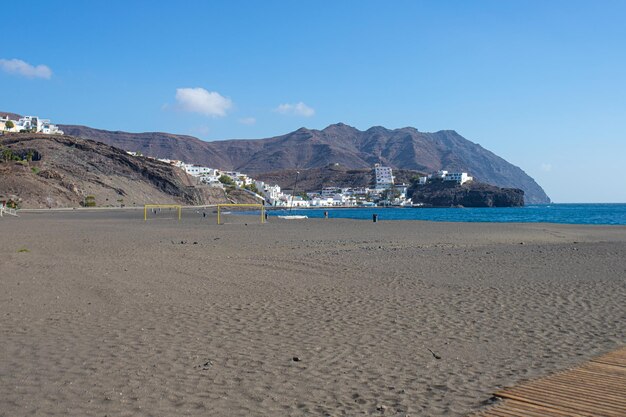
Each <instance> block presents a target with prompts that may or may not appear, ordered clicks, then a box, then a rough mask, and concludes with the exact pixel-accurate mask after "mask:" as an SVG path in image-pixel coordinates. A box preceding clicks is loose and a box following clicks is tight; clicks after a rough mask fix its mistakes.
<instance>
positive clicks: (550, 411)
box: [506, 400, 583, 417]
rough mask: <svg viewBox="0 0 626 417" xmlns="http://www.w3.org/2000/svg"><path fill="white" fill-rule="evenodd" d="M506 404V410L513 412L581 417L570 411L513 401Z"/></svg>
mask: <svg viewBox="0 0 626 417" xmlns="http://www.w3.org/2000/svg"><path fill="white" fill-rule="evenodd" d="M506 401H507V402H508V404H507V405H508V408H511V409H514V410H520V411H524V412H528V411H536V412H538V413H540V414H541V415H545V416H559V417H561V416H562V417H582V416H583V415H582V414H576V413H572V412H571V411H562V410H557V409H554V408H549V407H546V406H539V405H535V404H529V403H523V402H520V401H515V400H506Z"/></svg>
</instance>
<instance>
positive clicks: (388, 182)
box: [374, 164, 394, 190]
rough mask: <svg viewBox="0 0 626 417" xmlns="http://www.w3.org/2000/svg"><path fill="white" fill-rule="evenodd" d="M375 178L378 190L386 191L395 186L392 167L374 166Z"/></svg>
mask: <svg viewBox="0 0 626 417" xmlns="http://www.w3.org/2000/svg"><path fill="white" fill-rule="evenodd" d="M374 176H375V178H376V188H377V189H379V190H384V189H386V188H390V187H391V186H393V180H394V177H393V172H392V170H391V168H390V167H383V166H380V165H379V164H376V165H374Z"/></svg>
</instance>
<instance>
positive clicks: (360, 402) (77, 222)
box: [0, 210, 626, 417]
mask: <svg viewBox="0 0 626 417" xmlns="http://www.w3.org/2000/svg"><path fill="white" fill-rule="evenodd" d="M229 219H230V222H231V223H230V224H225V225H221V226H218V225H217V224H216V222H215V217H214V214H212V213H209V215H208V216H207V217H202V216H201V215H199V214H198V213H195V212H194V211H189V210H186V211H184V212H183V219H182V221H180V222H177V221H175V220H171V219H154V220H150V221H148V222H144V221H143V213H142V212H141V213H140V211H137V210H136V211H130V210H129V211H124V210H117V211H73V212H71V211H70V212H38V213H22V215H21V217H20V218H12V217H11V218H8V217H6V218H2V219H0V236H1V239H0V263H1V264H0V289H1V290H0V316H1V317H2V319H1V321H0V339H1V343H0V416H3V417H4V416H6V417H9V416H11V417H12V416H27V415H35V416H44V415H45V416H70V415H71V416H105V415H108V416H113V415H115V416H178V415H181V416H182V415H185V416H186V415H189V416H200V415H202V416H205V415H211V416H305V415H319V416H353V415H391V416H395V415H398V416H406V415H411V416H444V415H445V416H463V415H466V414H467V413H470V412H472V411H475V410H478V409H480V408H481V407H483V406H484V405H485V404H488V403H489V401H490V398H491V393H492V392H494V391H495V390H497V389H499V388H501V387H503V386H507V385H511V384H515V383H517V382H520V381H523V380H526V379H529V378H535V377H539V376H544V375H548V374H550V373H552V372H554V371H556V370H560V369H564V368H567V367H569V366H573V365H576V364H579V363H582V362H584V361H585V360H588V359H590V358H592V357H594V356H597V355H599V354H602V353H605V352H608V351H610V350H612V349H615V348H617V347H618V346H620V345H623V344H624V343H626V336H625V333H626V324H625V323H626V309H625V307H624V305H625V304H626V281H625V277H626V260H625V259H626V227H617V226H615V227H608V226H606V227H604V226H573V225H553V224H495V223H434V222H419V221H410V222H405V221H386V222H385V221H381V222H378V223H372V222H368V221H352V220H338V219H329V220H323V219H319V220H317V219H316V220H314V219H308V220H301V221H294V220H292V221H289V220H280V219H276V218H270V221H269V222H268V223H267V224H259V221H258V219H256V218H254V219H253V218H248V217H245V218H244V217H238V218H233V216H231V217H230V218H229ZM431 351H432V352H431Z"/></svg>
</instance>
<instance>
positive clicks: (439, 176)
mask: <svg viewBox="0 0 626 417" xmlns="http://www.w3.org/2000/svg"><path fill="white" fill-rule="evenodd" d="M473 179H474V178H472V177H470V176H469V175H468V174H467V172H448V171H445V170H439V171H437V172H435V173H433V174H430V175H428V176H427V177H420V179H419V184H426V183H427V182H429V181H431V180H443V181H454V182H456V183H457V184H465V183H466V182H468V181H472V180H473Z"/></svg>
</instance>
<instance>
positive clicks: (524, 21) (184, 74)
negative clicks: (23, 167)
mask: <svg viewBox="0 0 626 417" xmlns="http://www.w3.org/2000/svg"><path fill="white" fill-rule="evenodd" d="M624 21H626V2H624V1H584V2H583V1H556V0H554V1H529V0H521V1H514V0H510V1H499V0H494V1H435V0H432V1H362V0H359V1H356V0H354V1H347V0H346V1H286V0H285V1H263V2H253V1H221V2H218V1H213V2H206V1H184V2H178V3H173V2H165V1H162V2H159V1H93V2H92V1H63V2H58V1H31V2H29V5H28V18H27V19H3V20H2V30H1V31H2V45H3V46H2V48H1V49H0V85H1V86H2V89H1V91H0V110H4V111H13V112H17V113H22V114H36V115H39V116H41V117H49V118H51V119H53V121H55V122H59V123H68V124H84V125H89V126H92V127H97V128H103V129H110V130H126V131H132V132H141V131H165V132H172V133H183V134H190V135H193V136H197V137H199V138H201V139H204V140H219V139H231V138H261V137H269V136H274V135H279V134H284V133H287V132H289V131H292V130H295V129H297V128H299V127H302V126H306V127H309V128H316V129H322V128H324V127H326V126H327V125H329V124H331V123H336V122H344V123H347V124H349V125H352V126H355V127H357V128H359V129H367V128H368V127H370V126H373V125H382V126H385V127H388V128H398V127H404V126H413V127H416V128H418V129H419V130H422V131H437V130H442V129H453V130H456V131H457V132H459V133H460V134H461V135H463V136H464V137H466V138H467V139H469V140H471V141H473V142H477V143H480V144H481V145H482V146H483V147H485V148H487V149H489V150H491V151H493V152H494V153H496V154H498V155H500V156H502V157H503V158H505V159H506V160H508V161H510V162H512V163H514V164H515V165H518V166H520V167H521V168H522V169H524V170H525V171H526V172H527V173H528V174H529V175H531V176H532V177H533V178H535V179H536V180H537V182H539V184H540V185H542V186H543V187H544V189H545V190H546V192H547V193H548V195H549V196H550V197H552V199H553V200H554V201H555V202H626V174H624V173H623V171H622V168H623V167H624V165H626V71H625V68H626V25H625V24H624Z"/></svg>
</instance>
